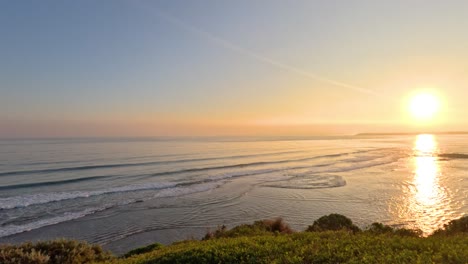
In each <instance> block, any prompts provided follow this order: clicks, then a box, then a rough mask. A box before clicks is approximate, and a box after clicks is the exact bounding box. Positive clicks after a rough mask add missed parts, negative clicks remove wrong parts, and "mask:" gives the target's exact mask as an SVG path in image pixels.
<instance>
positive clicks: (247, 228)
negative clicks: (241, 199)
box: [203, 217, 294, 240]
mask: <svg viewBox="0 0 468 264" xmlns="http://www.w3.org/2000/svg"><path fill="white" fill-rule="evenodd" d="M293 232H294V230H292V229H291V227H289V225H288V224H287V223H286V222H284V221H283V219H282V218H279V217H278V218H276V219H272V220H261V221H255V222H254V223H253V224H243V225H239V226H236V227H234V228H232V229H231V230H227V228H226V226H225V225H222V226H220V227H218V229H216V230H215V231H214V232H210V231H208V232H207V233H206V235H205V237H204V238H203V240H207V239H211V238H220V237H239V236H259V235H271V234H275V233H279V234H291V233H293Z"/></svg>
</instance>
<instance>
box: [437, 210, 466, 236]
mask: <svg viewBox="0 0 468 264" xmlns="http://www.w3.org/2000/svg"><path fill="white" fill-rule="evenodd" d="M461 233H463V234H466V233H468V215H466V216H463V217H461V218H459V219H455V220H452V221H450V222H449V223H448V224H446V225H444V227H443V228H441V229H439V230H437V231H435V232H434V235H436V236H437V235H456V234H461Z"/></svg>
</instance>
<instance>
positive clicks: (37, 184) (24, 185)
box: [0, 176, 113, 190]
mask: <svg viewBox="0 0 468 264" xmlns="http://www.w3.org/2000/svg"><path fill="white" fill-rule="evenodd" d="M111 177H113V176H91V177H84V178H75V179H67V180H60V181H46V182H33V183H22V184H12V185H4V186H0V190H11V189H20V188H33V187H41V186H50V185H61V184H69V183H77V182H82V181H89V180H97V179H100V180H101V179H106V178H111Z"/></svg>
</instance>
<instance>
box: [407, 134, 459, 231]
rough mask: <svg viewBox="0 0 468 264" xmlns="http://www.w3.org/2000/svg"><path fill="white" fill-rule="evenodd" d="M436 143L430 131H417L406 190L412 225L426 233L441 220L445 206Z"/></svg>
mask: <svg viewBox="0 0 468 264" xmlns="http://www.w3.org/2000/svg"><path fill="white" fill-rule="evenodd" d="M437 153H438V146H437V141H436V138H435V137H434V136H433V135H426V134H424V135H418V136H417V138H416V141H415V143H414V148H413V154H414V155H413V159H412V163H413V166H414V177H413V179H412V183H411V187H410V188H409V190H410V193H409V194H408V207H409V208H408V211H409V212H410V214H411V216H412V217H411V218H413V219H414V221H415V227H416V228H419V229H421V230H422V231H423V233H424V235H429V234H430V233H432V232H433V231H434V230H435V229H437V228H438V227H440V224H441V222H445V217H444V215H445V214H446V212H447V211H448V210H449V207H450V205H449V203H448V197H447V192H446V190H445V188H444V187H443V185H442V184H441V179H440V178H441V175H442V168H441V167H440V165H439V162H438V158H437Z"/></svg>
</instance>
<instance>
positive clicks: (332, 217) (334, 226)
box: [306, 214, 361, 233]
mask: <svg viewBox="0 0 468 264" xmlns="http://www.w3.org/2000/svg"><path fill="white" fill-rule="evenodd" d="M329 230H331V231H338V230H347V231H351V232H353V233H356V232H359V231H361V230H360V229H359V227H357V226H356V225H354V224H353V221H351V219H349V218H348V217H346V216H344V215H340V214H329V215H325V216H322V217H320V218H319V219H317V220H315V221H314V223H313V224H312V225H311V226H309V227H308V228H307V230H306V231H308V232H317V231H318V232H320V231H329Z"/></svg>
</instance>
